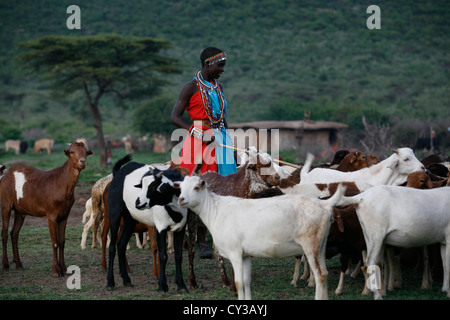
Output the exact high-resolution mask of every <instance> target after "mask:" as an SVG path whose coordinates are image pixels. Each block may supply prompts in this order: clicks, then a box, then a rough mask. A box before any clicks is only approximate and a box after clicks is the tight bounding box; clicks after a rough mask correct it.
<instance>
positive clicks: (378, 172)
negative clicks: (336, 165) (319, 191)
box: [300, 148, 425, 191]
mask: <svg viewBox="0 0 450 320" xmlns="http://www.w3.org/2000/svg"><path fill="white" fill-rule="evenodd" d="M393 151H394V153H393V154H392V155H391V156H390V157H389V158H387V159H385V160H383V161H381V162H379V163H377V164H375V165H373V166H370V167H368V168H363V169H360V170H357V171H353V172H341V171H337V170H332V169H324V168H316V169H314V170H312V171H311V172H308V171H309V166H307V165H306V163H305V166H304V167H303V169H302V171H301V174H300V177H301V179H300V186H303V185H312V184H314V183H332V182H343V181H346V182H354V183H355V185H356V186H357V187H358V189H359V190H360V191H364V190H366V189H368V188H370V187H371V186H376V185H384V184H387V185H401V184H403V183H405V182H406V178H407V176H408V174H410V173H412V172H414V171H422V172H423V171H425V167H424V165H423V164H422V163H421V162H420V161H419V160H417V158H416V157H415V155H414V153H413V151H412V150H411V149H410V148H399V149H395V150H393ZM309 163H310V162H309Z"/></svg>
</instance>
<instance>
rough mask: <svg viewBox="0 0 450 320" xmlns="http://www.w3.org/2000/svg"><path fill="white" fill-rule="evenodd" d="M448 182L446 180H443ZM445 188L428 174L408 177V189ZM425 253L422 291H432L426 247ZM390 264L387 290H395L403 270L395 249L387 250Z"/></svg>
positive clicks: (423, 250) (416, 173)
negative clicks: (395, 255) (395, 254)
mask: <svg viewBox="0 0 450 320" xmlns="http://www.w3.org/2000/svg"><path fill="white" fill-rule="evenodd" d="M443 182H446V180H443ZM441 186H443V183H442V182H439V183H435V181H431V179H430V177H429V175H428V174H427V173H424V172H421V171H417V172H413V173H411V174H409V175H408V178H407V183H406V187H409V188H416V189H432V188H437V187H441ZM421 250H422V253H423V275H422V286H421V288H422V289H430V288H431V283H432V277H431V271H430V268H429V260H428V249H427V246H424V247H423V248H422V249H421ZM403 251H404V250H403ZM386 252H387V256H388V262H389V281H388V286H387V289H388V290H389V291H390V290H393V289H394V286H395V287H401V282H402V278H401V270H400V261H399V260H400V258H399V257H394V249H393V247H388V248H386Z"/></svg>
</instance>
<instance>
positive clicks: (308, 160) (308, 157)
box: [300, 152, 314, 181]
mask: <svg viewBox="0 0 450 320" xmlns="http://www.w3.org/2000/svg"><path fill="white" fill-rule="evenodd" d="M313 161H314V155H313V154H312V153H309V152H308V154H307V155H306V160H305V164H304V165H303V168H302V170H301V171H300V181H301V180H302V179H303V178H304V177H305V176H306V175H307V174H308V172H309V170H311V165H312V162H313Z"/></svg>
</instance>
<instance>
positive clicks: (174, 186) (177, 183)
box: [173, 181, 181, 189]
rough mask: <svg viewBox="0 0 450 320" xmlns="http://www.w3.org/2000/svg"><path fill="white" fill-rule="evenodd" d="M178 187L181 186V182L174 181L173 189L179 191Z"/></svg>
mask: <svg viewBox="0 0 450 320" xmlns="http://www.w3.org/2000/svg"><path fill="white" fill-rule="evenodd" d="M180 185H181V182H179V181H176V182H174V183H173V188H174V189H181V187H180Z"/></svg>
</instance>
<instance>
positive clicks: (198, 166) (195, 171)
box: [192, 163, 202, 176]
mask: <svg viewBox="0 0 450 320" xmlns="http://www.w3.org/2000/svg"><path fill="white" fill-rule="evenodd" d="M201 170H202V163H199V164H197V165H196V166H195V169H194V172H193V174H192V175H194V176H200V175H201V174H200V172H201Z"/></svg>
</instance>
